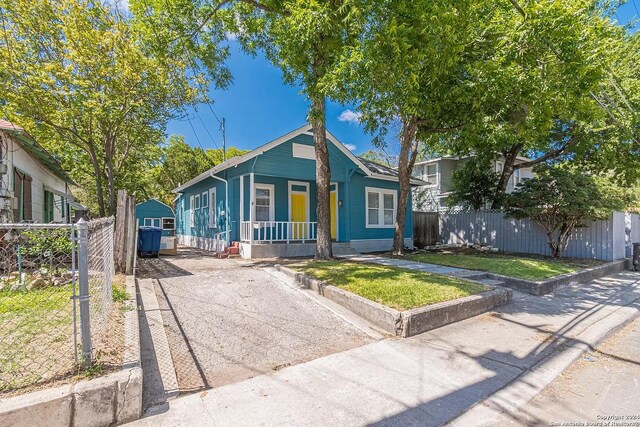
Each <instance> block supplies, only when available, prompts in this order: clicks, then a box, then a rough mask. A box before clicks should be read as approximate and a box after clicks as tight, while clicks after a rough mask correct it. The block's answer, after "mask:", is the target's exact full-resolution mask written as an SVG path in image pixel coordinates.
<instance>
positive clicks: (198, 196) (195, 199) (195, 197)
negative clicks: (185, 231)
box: [193, 194, 200, 211]
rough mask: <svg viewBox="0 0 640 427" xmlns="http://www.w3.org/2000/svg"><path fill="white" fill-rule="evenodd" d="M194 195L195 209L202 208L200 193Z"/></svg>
mask: <svg viewBox="0 0 640 427" xmlns="http://www.w3.org/2000/svg"><path fill="white" fill-rule="evenodd" d="M193 197H194V205H193V210H196V211H197V210H200V194H196V195H195V196H193Z"/></svg>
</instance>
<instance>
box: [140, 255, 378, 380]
mask: <svg viewBox="0 0 640 427" xmlns="http://www.w3.org/2000/svg"><path fill="white" fill-rule="evenodd" d="M266 265H268V263H264V264H263V263H255V262H250V261H245V260H238V259H223V260H220V259H216V258H214V257H213V256H212V255H211V253H207V252H201V251H195V250H190V249H184V250H181V251H179V255H178V256H176V257H166V258H160V259H141V260H139V266H138V272H137V273H138V274H137V276H138V277H139V278H151V279H156V280H153V283H154V288H155V294H156V296H157V299H158V303H159V308H160V311H161V313H162V321H163V322H164V325H165V331H166V334H167V338H168V342H169V347H170V352H171V356H172V358H173V363H174V365H175V371H176V376H177V380H178V386H179V389H180V392H189V391H195V390H200V389H206V388H210V387H218V386H221V385H224V384H229V383H233V382H237V381H240V380H243V379H247V378H250V377H253V376H256V375H260V374H264V373H269V372H274V371H278V370H280V369H281V368H283V367H286V366H291V365H295V364H298V363H301V362H306V361H309V360H312V359H316V358H319V357H322V356H326V355H328V354H332V353H336V352H340V351H344V350H347V349H351V348H354V347H358V346H361V345H363V344H366V343H369V342H371V341H373V338H371V337H370V336H369V335H367V334H365V333H363V332H362V331H361V330H360V329H358V328H356V327H355V326H353V325H352V324H351V323H349V322H347V321H345V320H343V318H341V317H339V316H337V315H336V314H334V312H332V311H330V310H329V309H327V308H326V307H325V306H323V305H321V304H319V303H318V302H316V301H315V300H314V299H312V298H310V297H308V296H307V295H305V294H304V293H303V292H301V291H299V290H296V289H294V288H292V287H290V285H287V284H285V283H284V282H282V281H281V280H279V279H277V278H276V277H274V276H273V275H272V274H271V273H269V272H268V271H265V270H263V269H262V267H265V266H266ZM143 356H144V355H143Z"/></svg>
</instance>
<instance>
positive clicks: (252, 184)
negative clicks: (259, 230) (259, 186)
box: [249, 172, 256, 244]
mask: <svg viewBox="0 0 640 427" xmlns="http://www.w3.org/2000/svg"><path fill="white" fill-rule="evenodd" d="M249 191H250V193H249V200H250V201H251V202H250V203H249V242H250V243H251V244H253V220H254V219H255V218H254V211H255V208H254V207H255V204H256V189H255V180H254V176H253V172H251V173H250V174H249Z"/></svg>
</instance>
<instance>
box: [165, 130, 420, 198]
mask: <svg viewBox="0 0 640 427" xmlns="http://www.w3.org/2000/svg"><path fill="white" fill-rule="evenodd" d="M311 129H312V126H311V125H310V124H308V123H307V124H305V125H304V126H301V127H299V128H298V129H296V130H294V131H291V132H289V133H287V134H285V135H282V136H281V137H279V138H276V139H274V140H273V141H271V142H268V143H266V144H264V145H261V146H260V147H258V148H256V149H254V150H252V151H250V152H248V153H247V154H243V155H242V156H237V157H233V158H231V159H229V160H227V161H226V162H223V163H220V164H219V165H217V166H215V167H213V168H211V169H209V170H208V171H206V172H203V173H201V174H200V175H198V176H196V177H195V178H193V179H191V180H189V181H187V182H186V183H184V184H182V185H180V186H179V187H177V188H174V189H173V190H171V191H172V192H173V193H179V192H181V191H184V190H185V189H186V188H189V187H191V186H192V185H194V184H197V183H198V182H200V181H202V180H204V179H207V178H208V177H210V176H211V175H212V174H216V173H218V172H221V171H223V170H226V169H229V168H231V167H234V166H237V165H239V164H241V163H244V162H246V161H247V160H250V159H253V158H254V157H257V156H259V155H261V154H262V153H264V152H265V151H268V150H270V149H272V148H274V147H277V146H278V145H280V144H283V143H285V142H287V141H289V140H290V139H292V138H294V137H296V136H298V135H302V134H307V135H313V133H312V132H311ZM326 132H327V139H328V140H329V141H331V142H332V143H333V144H334V145H335V146H336V147H338V149H339V150H340V151H342V153H343V154H344V155H345V156H347V157H348V158H349V159H350V160H351V161H352V162H353V163H355V164H356V165H357V166H358V167H359V168H360V169H361V170H362V171H363V172H364V173H365V174H366V175H367V176H368V177H371V178H377V179H382V180H385V181H394V182H397V181H398V178H397V177H393V176H389V175H382V174H378V173H374V172H373V171H371V170H370V169H369V168H367V167H366V166H365V165H364V163H362V162H361V161H360V159H358V158H357V157H356V156H355V155H354V154H353V153H352V152H351V151H349V149H348V148H347V147H345V146H344V144H342V143H341V142H340V141H338V139H337V138H336V137H335V136H333V134H331V132H329V131H326ZM412 181H414V180H412ZM412 184H416V185H421V182H419V181H415V182H412Z"/></svg>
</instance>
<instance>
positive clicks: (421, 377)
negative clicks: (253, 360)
mask: <svg viewBox="0 0 640 427" xmlns="http://www.w3.org/2000/svg"><path fill="white" fill-rule="evenodd" d="M639 304H640V275H639V274H636V273H631V272H625V273H620V274H617V275H614V276H609V277H604V278H601V279H598V280H594V281H592V282H589V283H587V284H584V285H576V286H572V287H567V288H562V289H560V290H558V291H557V292H556V293H555V294H553V295H547V296H543V297H536V296H531V295H524V294H520V293H514V302H513V303H512V304H510V305H508V306H505V307H502V308H501V309H500V310H497V311H496V312H493V313H487V314H485V315H482V316H478V317H475V318H472V319H467V320H465V321H462V322H458V323H455V324H452V325H449V326H446V327H443V328H440V329H437V330H434V331H431V332H428V333H425V334H422V335H418V336H415V337H412V338H408V339H387V340H383V341H378V342H375V343H372V344H369V345H365V346H362V347H359V348H355V349H352V350H348V351H345V352H342V353H338V354H334V355H330V356H327V357H323V358H320V359H316V360H313V361H310V362H307V363H304V364H301V365H297V366H293V367H290V368H285V369H283V370H281V371H278V372H274V373H272V374H267V375H262V376H259V377H255V378H252V379H249V380H246V381H242V382H239V383H235V384H229V385H226V386H222V387H219V388H215V389H210V390H207V391H204V392H201V393H199V394H194V395H191V396H186V397H184V398H179V399H176V400H174V401H171V402H170V403H169V404H168V405H166V406H165V407H164V408H160V409H159V412H161V413H158V414H156V415H153V416H149V417H147V418H144V419H142V420H139V421H137V422H136V423H135V425H141V426H151V425H153V426H157V425H160V426H169V425H170V426H177V425H185V426H186V425H214V424H215V425H230V426H231V425H232V426H238V425H323V426H324V425H332V424H337V425H365V424H376V425H398V424H402V425H421V426H424V425H440V424H443V423H447V422H451V423H452V424H454V425H478V424H490V423H491V421H492V420H494V419H498V418H497V417H499V416H500V414H501V410H502V409H501V406H500V405H505V403H504V402H505V401H510V402H514V404H516V405H524V404H525V403H526V402H527V401H528V400H530V399H531V398H532V397H534V396H535V395H536V394H537V393H539V391H540V390H542V388H544V386H546V385H547V384H548V383H550V382H551V381H552V380H553V379H554V378H555V377H556V376H557V375H558V374H559V373H560V372H562V370H564V368H565V367H566V366H568V365H570V364H571V363H572V362H573V361H574V360H575V358H577V357H579V356H580V354H582V352H583V351H584V350H585V349H588V348H589V347H590V346H594V345H596V344H597V343H598V342H600V341H601V340H602V339H603V337H604V336H606V335H607V333H609V332H611V331H613V330H615V329H616V328H618V327H620V326H621V325H624V324H626V323H628V322H630V321H631V320H633V319H634V318H635V317H636V316H637V315H638V308H639ZM460 415H462V417H460V418H459V419H457V420H456V417H459V416H460Z"/></svg>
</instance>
